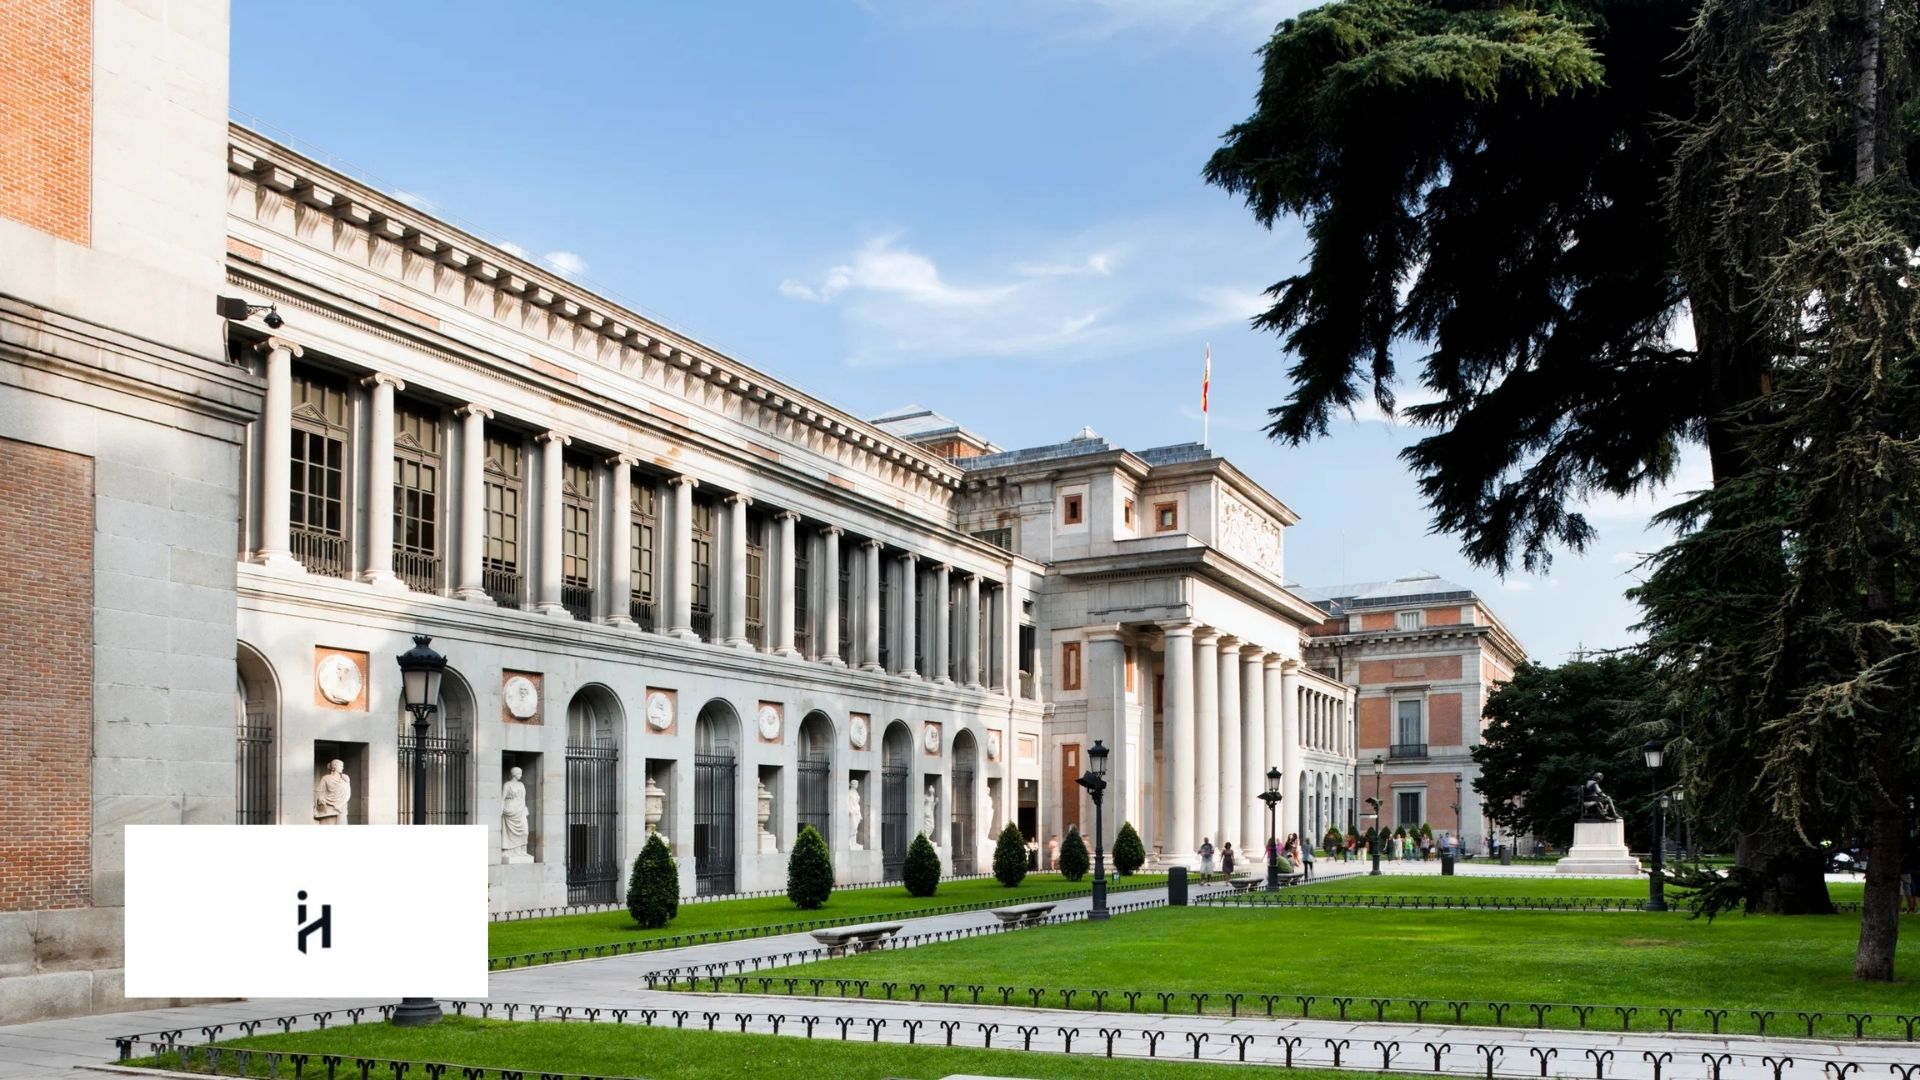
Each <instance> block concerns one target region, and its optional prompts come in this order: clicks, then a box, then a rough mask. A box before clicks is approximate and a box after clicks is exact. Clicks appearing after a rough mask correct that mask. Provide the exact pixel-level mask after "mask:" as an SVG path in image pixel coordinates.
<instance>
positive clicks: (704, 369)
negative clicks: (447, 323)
mask: <svg viewBox="0 0 1920 1080" xmlns="http://www.w3.org/2000/svg"><path fill="white" fill-rule="evenodd" d="M228 135H229V145H228V154H227V168H228V171H229V172H230V173H231V174H233V175H234V176H237V177H240V178H242V179H243V180H245V181H248V182H251V183H254V184H256V185H259V186H260V187H263V188H266V189H268V190H271V191H274V192H278V193H279V194H281V195H283V196H285V197H286V198H287V199H289V200H291V201H292V202H293V203H295V204H297V205H298V206H300V207H304V208H307V209H308V210H311V211H318V212H319V213H321V214H324V215H327V216H328V217H330V218H331V219H332V220H333V221H334V222H335V223H336V225H337V226H338V227H341V228H345V229H349V230H353V231H356V232H357V233H359V234H361V235H362V236H364V237H365V239H366V240H367V241H368V242H369V243H370V244H371V243H386V244H390V245H392V246H393V247H394V248H396V249H397V250H398V251H399V252H400V253H401V254H402V255H403V258H402V259H400V260H395V261H394V263H393V265H395V266H401V267H404V266H405V265H406V264H407V262H408V260H412V261H413V263H414V264H416V265H422V264H424V265H427V266H430V267H432V268H435V269H444V270H446V271H450V272H452V273H455V274H458V275H461V276H463V277H465V278H467V279H468V280H470V281H471V282H473V283H474V284H475V285H477V286H479V287H482V288H488V289H492V290H496V291H497V292H498V293H502V294H506V295H509V296H511V297H513V298H514V299H515V300H516V301H517V302H519V303H524V304H527V305H530V306H532V307H536V308H540V309H543V310H544V311H545V312H546V313H547V314H548V315H549V316H550V317H551V318H553V319H554V320H556V321H558V322H564V323H567V324H570V325H571V327H573V328H574V330H575V342H576V345H575V347H573V348H569V349H568V350H567V351H569V352H570V353H572V355H574V356H576V357H579V358H581V359H584V360H587V361H589V362H591V363H594V364H597V365H599V366H602V367H605V368H608V369H610V370H613V371H615V372H620V371H622V368H623V365H622V363H621V360H622V356H623V354H626V353H631V354H637V357H638V358H641V359H642V361H643V362H650V363H657V364H660V365H664V366H666V367H669V368H672V369H675V370H677V371H679V372H681V373H682V374H683V375H684V376H685V377H686V378H687V379H688V380H690V381H699V382H702V383H705V384H708V385H710V386H712V387H714V388H715V389H717V390H718V391H720V392H724V393H726V394H729V395H732V396H734V397H737V398H740V399H742V400H743V401H745V402H748V403H751V404H752V405H754V406H756V407H763V408H767V409H771V410H773V411H775V412H778V413H780V414H782V415H783V416H785V417H786V418H788V419H789V420H790V421H792V422H793V423H796V424H799V425H802V426H804V427H807V428H810V429H813V430H816V431H819V432H821V433H822V434H823V435H825V436H827V437H829V438H831V439H833V440H835V441H837V442H838V443H841V444H843V445H845V446H847V447H848V448H850V449H852V450H854V451H856V452H859V453H862V454H865V455H867V456H869V457H871V458H874V459H875V460H876V461H879V462H884V463H887V464H889V465H892V466H895V467H898V468H901V469H904V470H906V471H908V472H910V473H913V474H915V475H917V476H921V477H924V478H926V479H927V480H928V481H930V482H932V483H934V484H936V485H938V486H940V487H944V488H947V489H948V490H950V491H951V490H958V489H959V487H960V484H961V477H962V474H961V471H960V470H959V469H958V468H956V467H954V466H952V465H950V464H948V463H947V462H946V461H945V460H944V459H942V458H939V457H935V456H933V455H931V454H929V453H927V452H926V451H924V450H922V449H921V448H919V447H917V446H915V445H914V444H912V443H909V442H906V441H905V440H902V439H899V438H896V437H895V436H892V435H889V434H887V433H886V432H884V431H882V430H880V429H879V428H877V427H874V426H873V425H871V424H868V423H866V422H865V421H863V420H860V419H858V418H856V417H853V416H850V415H848V414H846V413H843V412H841V411H839V410H837V409H834V408H832V407H831V406H829V405H827V404H825V403H824V402H821V401H819V400H817V399H815V398H812V397H809V396H808V395H806V394H803V393H801V392H800V391H798V390H796V389H794V388H792V387H789V386H787V385H785V384H783V383H780V382H778V381H777V380H774V379H771V378H769V377H767V376H765V375H763V374H762V373H760V372H758V371H754V370H752V369H751V368H748V367H747V366H745V365H744V364H741V363H740V362H738V361H737V360H734V359H732V358H731V357H727V356H725V355H724V354H721V353H720V352H718V351H717V350H714V349H710V348H708V347H706V346H704V345H701V344H699V343H697V342H695V341H693V340H692V339H690V338H687V337H685V336H684V335H681V334H678V333H676V332H675V331H673V330H670V329H668V328H666V327H663V326H661V325H660V324H658V323H657V322H655V321H653V320H651V319H649V318H647V317H646V316H644V315H641V314H639V313H637V312H634V311H632V310H630V309H628V308H625V307H623V306H621V305H618V304H615V303H613V302H612V301H610V300H608V299H606V298H605V297H602V296H599V295H597V294H595V293H592V292H589V291H587V290H585V289H582V288H580V287H579V286H577V285H575V284H573V283H572V282H569V281H567V280H566V279H565V278H562V277H559V276H558V275H555V274H552V273H549V272H548V271H546V270H544V269H542V268H540V267H538V266H536V265H534V264H533V263H531V262H528V261H526V260H524V259H520V258H517V257H515V256H513V255H510V254H508V253H506V252H505V251H502V250H501V249H499V248H497V247H495V246H493V245H492V244H489V243H487V242H485V241H483V240H481V239H479V238H478V237H475V236H473V235H472V234H470V233H467V232H465V231H463V230H461V229H458V228H456V227H454V226H452V225H449V224H447V223H445V222H442V221H438V220H436V219H434V218H432V217H430V216H429V215H426V214H422V213H420V212H419V211H418V210H415V209H413V208H411V207H408V206H405V205H404V204H402V203H400V202H398V201H397V200H395V199H392V198H390V197H388V196H386V195H384V194H382V193H380V192H377V191H374V190H373V189H371V188H369V187H367V186H366V185H364V184H362V183H360V182H358V181H355V180H352V179H350V178H348V177H346V176H343V175H341V174H340V173H337V172H335V171H333V170H331V169H328V168H326V167H325V166H323V165H320V164H319V163H317V162H315V161H312V160H310V159H308V158H306V157H304V156H303V155H301V154H299V153H296V152H295V151H293V150H291V149H288V148H287V147H285V146H281V145H280V144H278V143H276V142H274V141H273V140H271V139H268V138H266V137H265V136H263V135H260V134H259V133H257V132H254V131H251V130H249V129H247V128H244V127H242V126H240V125H238V124H232V125H230V126H229V129H228ZM376 272H382V273H384V276H386V277H387V278H389V279H390V280H391V281H393V282H394V283H395V284H396V285H399V286H401V287H403V288H405V289H407V290H409V291H410V292H413V291H417V290H416V288H415V286H413V285H411V284H409V283H408V282H407V281H406V279H405V276H404V272H401V273H395V272H386V271H379V270H376ZM434 300H435V302H436V303H440V302H444V301H442V300H441V299H440V298H439V297H438V296H435V297H434ZM583 340H585V341H588V342H591V347H589V348H581V347H579V345H578V343H580V342H581V341H583ZM549 343H551V342H549ZM563 347H564V346H563ZM609 354H611V355H612V358H613V361H612V362H611V363H610V362H609V359H608V358H609Z"/></svg>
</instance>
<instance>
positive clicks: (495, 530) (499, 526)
mask: <svg viewBox="0 0 1920 1080" xmlns="http://www.w3.org/2000/svg"><path fill="white" fill-rule="evenodd" d="M486 443H487V460H486V464H485V466H484V468H483V473H484V479H483V483H484V485H485V488H486V504H487V508H486V519H487V530H486V531H487V535H486V549H485V553H484V557H483V559H482V562H481V569H480V579H481V585H482V587H483V588H485V589H486V590H487V595H488V596H491V597H492V598H493V600H494V602H495V603H497V604H500V605H501V606H503V607H516V608H517V607H520V606H521V604H522V603H524V601H525V598H526V581H525V578H524V577H523V576H522V575H521V573H520V521H521V517H522V512H523V510H522V508H523V505H524V500H525V491H526V488H525V486H524V477H523V475H522V470H523V468H524V466H525V458H524V452H523V450H522V447H521V442H520V440H519V438H517V437H509V436H506V435H502V434H497V433H495V432H488V433H487V437H486Z"/></svg>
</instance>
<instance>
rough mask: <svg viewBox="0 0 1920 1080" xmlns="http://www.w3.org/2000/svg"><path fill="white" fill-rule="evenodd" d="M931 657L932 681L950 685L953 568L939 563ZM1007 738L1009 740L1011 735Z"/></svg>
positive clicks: (934, 596)
mask: <svg viewBox="0 0 1920 1080" xmlns="http://www.w3.org/2000/svg"><path fill="white" fill-rule="evenodd" d="M933 578H934V582H933V656H932V658H931V659H929V660H928V663H929V664H930V665H931V666H932V667H933V681H934V682H937V683H951V682H952V681H953V652H952V648H951V643H950V634H951V633H952V630H953V617H952V616H951V615H950V614H949V613H948V602H949V601H950V600H951V599H952V598H953V567H951V566H948V565H947V564H946V563H941V564H940V565H939V566H936V567H934V568H933ZM1007 737H1008V738H1009V739H1011V738H1012V737H1013V735H1012V733H1011V732H1009V733H1008V735H1007Z"/></svg>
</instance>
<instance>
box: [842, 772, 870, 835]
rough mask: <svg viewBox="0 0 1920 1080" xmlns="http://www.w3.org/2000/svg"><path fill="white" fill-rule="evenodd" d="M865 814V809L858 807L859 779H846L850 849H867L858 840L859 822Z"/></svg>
mask: <svg viewBox="0 0 1920 1080" xmlns="http://www.w3.org/2000/svg"><path fill="white" fill-rule="evenodd" d="M866 816H867V814H866V811H864V810H862V809H860V781H858V780H849V781H847V847H848V849H850V850H852V851H865V850H867V846H866V845H865V844H862V843H861V842H860V823H861V822H862V821H864V820H866Z"/></svg>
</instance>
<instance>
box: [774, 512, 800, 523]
mask: <svg viewBox="0 0 1920 1080" xmlns="http://www.w3.org/2000/svg"><path fill="white" fill-rule="evenodd" d="M773 520H775V521H792V522H798V521H799V520H800V512H799V511H798V510H781V511H779V512H777V513H775V514H774V515H773Z"/></svg>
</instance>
